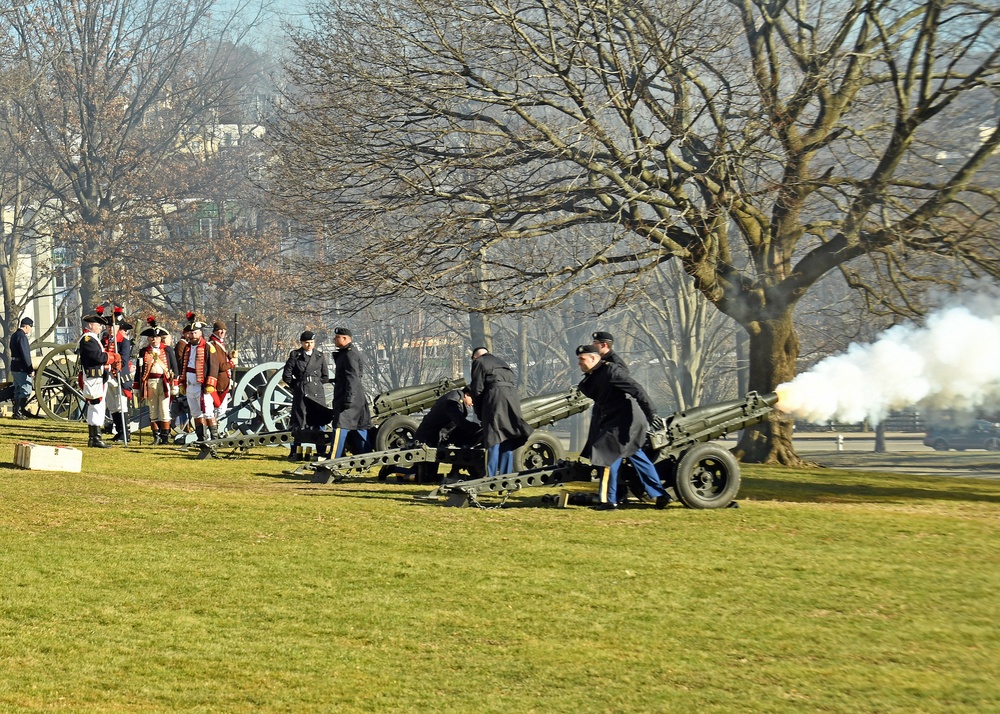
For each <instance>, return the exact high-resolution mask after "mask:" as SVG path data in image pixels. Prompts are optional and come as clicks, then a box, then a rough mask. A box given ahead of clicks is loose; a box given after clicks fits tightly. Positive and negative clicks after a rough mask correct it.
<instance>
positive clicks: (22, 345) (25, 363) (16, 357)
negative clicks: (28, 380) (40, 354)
mask: <svg viewBox="0 0 1000 714" xmlns="http://www.w3.org/2000/svg"><path fill="white" fill-rule="evenodd" d="M34 370H35V368H34V367H32V366H31V345H30V344H29V343H28V336H27V335H26V334H24V330H22V329H20V328H18V329H16V330H14V334H13V335H11V338H10V371H11V372H25V373H28V372H33V371H34Z"/></svg>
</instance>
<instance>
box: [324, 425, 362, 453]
mask: <svg viewBox="0 0 1000 714" xmlns="http://www.w3.org/2000/svg"><path fill="white" fill-rule="evenodd" d="M352 433H354V434H357V435H358V438H360V439H361V451H360V452H359V453H362V454H367V453H368V452H369V451H371V447H370V446H369V445H368V430H367V429H334V430H333V435H332V436H331V437H330V439H331V442H330V443H331V446H330V458H331V459H339V458H340V457H341V456H343V455H344V446H345V445H346V444H347V437H348V435H350V434H352Z"/></svg>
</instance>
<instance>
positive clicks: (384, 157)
mask: <svg viewBox="0 0 1000 714" xmlns="http://www.w3.org/2000/svg"><path fill="white" fill-rule="evenodd" d="M998 28H1000V11H998V10H997V9H996V8H995V7H994V6H991V5H985V4H979V3H977V2H974V1H971V0H969V1H947V2H946V1H944V0H927V1H926V2H913V3H898V2H890V1H889V0H876V1H874V2H872V1H870V0H845V1H844V2H840V3H833V4H830V3H818V2H815V3H810V2H808V0H801V1H800V2H796V3H785V2H780V1H774V0H626V1H621V0H596V1H593V0H520V1H517V2H513V3H509V2H507V3H500V2H494V1H493V0H469V1H467V0H462V1H461V2H459V1H458V0H425V1H422V2H414V1H412V0H390V1H388V2H380V3H378V4H374V3H360V4H359V3H357V2H339V1H338V0H331V1H330V2H329V3H328V4H326V5H325V6H323V7H322V8H321V9H320V10H318V11H317V14H316V16H315V17H314V18H313V22H312V24H311V25H310V27H309V29H305V30H302V31H301V32H299V33H298V34H297V35H296V37H295V38H294V39H295V43H296V45H295V47H296V50H295V51H296V55H295V63H294V66H293V67H292V79H293V81H294V82H295V83H296V85H297V86H298V87H299V91H300V93H299V94H298V95H296V96H294V97H292V101H293V103H292V107H293V111H292V112H291V113H290V114H289V121H288V123H287V125H286V127H285V129H284V131H283V133H282V135H281V139H282V147H281V148H282V152H281V158H282V163H281V165H280V169H281V172H282V173H281V176H282V186H283V189H284V191H285V194H286V199H287V200H288V201H289V203H290V204H291V205H295V206H296V210H298V211H300V212H301V214H302V215H306V214H307V213H311V214H312V215H314V216H316V217H322V220H324V221H325V222H326V225H327V226H328V227H331V230H337V231H340V232H341V234H342V235H344V236H349V240H351V241H354V242H355V243H356V244H358V245H363V246H365V248H364V250H365V254H364V260H361V261H355V262H353V263H350V264H349V265H344V264H342V265H341V266H339V267H340V268H342V269H344V268H346V271H347V273H348V274H350V275H351V276H352V278H353V280H355V281H356V282H354V283H353V285H355V286H357V287H358V290H357V292H358V294H359V295H360V294H362V293H363V292H364V291H365V290H367V291H368V294H372V293H378V292H380V291H383V290H384V291H399V290H411V291H417V292H421V293H424V294H430V295H433V296H434V297H435V298H436V299H438V300H440V301H441V302H443V303H445V304H453V305H455V306H456V307H459V306H460V305H459V303H461V302H462V300H461V297H462V296H463V295H467V294H468V291H463V290H461V289H458V286H461V285H468V284H470V281H471V276H474V277H475V279H476V284H477V285H478V286H479V287H481V288H482V291H483V292H482V293H480V297H481V303H480V304H478V305H475V306H473V307H474V308H475V309H477V310H480V311H490V310H494V311H503V310H508V311H511V310H513V311H517V310H535V309H538V308H539V307H543V306H546V305H550V304H555V303H557V302H559V301H562V300H565V299H566V297H567V296H568V295H569V294H571V293H572V292H574V291H576V290H580V289H582V288H584V287H586V286H587V285H588V281H593V280H594V279H595V278H597V279H601V280H603V281H604V282H605V283H606V284H607V285H608V286H609V296H608V297H609V300H613V299H615V298H617V297H620V295H621V294H623V293H622V291H623V290H627V288H628V287H629V286H630V285H632V284H634V281H635V280H638V279H639V276H641V274H642V273H644V272H645V271H648V270H651V269H653V268H654V267H656V266H657V265H659V264H660V263H662V262H664V261H666V260H671V259H676V260H678V261H680V263H681V264H682V265H683V267H684V270H685V272H686V273H687V274H688V275H690V276H691V277H692V278H693V280H694V284H695V286H696V287H697V289H698V291H699V292H700V293H701V294H702V295H703V296H704V298H705V299H706V300H707V301H708V302H710V303H712V304H713V305H714V306H715V307H716V308H717V309H718V310H719V311H721V312H722V313H724V314H726V315H728V316H729V317H731V318H732V319H734V320H735V321H736V322H737V323H738V324H739V325H741V326H742V328H743V329H744V330H745V331H746V332H747V334H748V335H749V359H750V374H749V386H750V388H752V389H757V390H759V391H771V390H773V389H774V388H775V387H776V386H777V385H778V384H780V383H782V382H785V381H788V380H789V379H791V378H792V377H793V376H794V374H795V371H796V362H797V357H798V354H799V338H798V335H797V333H796V328H795V324H794V321H793V311H794V308H795V306H796V305H797V303H798V302H799V301H800V300H801V298H802V297H803V295H805V294H806V293H807V292H808V291H809V290H810V289H812V288H813V286H814V285H815V284H816V283H817V281H819V280H820V279H821V278H822V277H823V276H824V275H827V274H828V273H830V272H831V271H836V270H844V271H845V273H847V274H848V277H849V278H850V277H851V273H850V271H849V270H848V268H847V264H848V263H849V262H850V261H852V260H855V259H857V258H860V257H862V256H868V257H869V258H870V259H871V261H872V263H873V264H876V265H881V266H887V267H885V270H886V271H897V272H896V273H895V274H894V275H895V277H896V279H895V280H884V281H882V284H881V285H878V284H875V283H866V284H865V289H868V290H871V291H872V295H873V299H877V300H878V301H881V302H882V303H883V304H889V303H890V302H892V298H893V295H892V291H893V290H895V291H896V295H895V297H899V296H901V295H902V296H904V297H905V291H906V287H907V279H906V277H905V276H904V275H901V274H899V272H898V271H899V268H900V265H901V262H900V261H901V259H902V258H903V256H905V255H910V254H915V253H923V254H926V255H928V256H930V257H931V258H934V259H936V262H937V265H935V266H934V271H935V272H936V273H938V274H944V273H945V272H950V273H952V274H954V273H957V272H960V271H961V270H969V271H973V272H980V271H985V272H987V273H989V274H991V275H997V274H998V272H1000V271H998V269H997V253H996V243H995V242H991V241H988V240H984V239H983V237H984V231H983V230H982V227H983V226H984V225H987V224H990V225H992V219H993V216H994V215H995V212H996V209H997V205H998V204H997V198H998V194H997V187H996V185H995V184H993V185H978V184H976V183H975V179H976V176H977V174H978V173H979V172H980V171H981V170H982V169H983V167H984V166H986V165H987V163H988V162H989V160H990V157H991V155H992V154H993V153H994V152H995V151H996V150H997V148H998V147H1000V131H994V132H993V133H992V134H990V133H988V132H983V133H981V132H979V131H977V130H976V127H978V126H980V125H983V124H985V125H986V126H988V127H990V128H993V129H995V128H996V127H997V123H998V117H997V114H996V112H995V110H994V106H995V102H996V98H997V90H998V57H1000V37H998ZM942 122H949V123H950V126H951V131H952V132H953V133H954V132H961V133H962V134H963V142H962V143H963V144H964V145H963V146H962V147H961V151H960V152H959V153H958V155H957V158H956V159H955V160H953V161H951V162H941V161H939V160H938V159H937V156H938V154H939V152H940V150H941V149H940V145H939V142H940V127H941V123H942ZM580 227H586V228H587V229H588V231H589V233H590V235H592V236H593V237H594V238H595V239H596V240H580V233H579V231H576V230H573V229H578V228H580ZM372 228H376V229H377V230H372ZM945 266H947V267H948V270H947V271H946V270H945V269H944V268H945ZM859 287H861V286H860V284H859ZM461 306H462V307H466V308H468V307H469V306H468V305H461ZM737 452H738V453H739V455H741V456H742V457H743V458H745V459H747V460H751V461H779V462H784V463H797V462H798V457H797V456H796V455H795V454H794V452H793V450H792V446H791V423H790V421H789V420H788V419H786V418H784V417H782V416H781V415H778V414H775V415H773V416H772V418H771V419H770V421H768V422H765V423H763V424H761V425H759V426H758V427H755V428H754V429H750V430H746V431H745V432H744V434H743V438H742V440H741V442H740V444H739V447H738V448H737Z"/></svg>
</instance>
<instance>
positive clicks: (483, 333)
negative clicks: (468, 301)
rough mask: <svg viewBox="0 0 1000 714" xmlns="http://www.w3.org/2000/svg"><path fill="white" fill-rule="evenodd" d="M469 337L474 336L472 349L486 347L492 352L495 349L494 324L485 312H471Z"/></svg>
mask: <svg viewBox="0 0 1000 714" xmlns="http://www.w3.org/2000/svg"><path fill="white" fill-rule="evenodd" d="M469 337H470V338H472V349H476V348H477V347H485V348H486V349H488V350H489V351H490V352H492V351H493V326H492V325H490V320H489V318H488V317H487V316H486V315H485V314H483V313H481V312H470V313H469Z"/></svg>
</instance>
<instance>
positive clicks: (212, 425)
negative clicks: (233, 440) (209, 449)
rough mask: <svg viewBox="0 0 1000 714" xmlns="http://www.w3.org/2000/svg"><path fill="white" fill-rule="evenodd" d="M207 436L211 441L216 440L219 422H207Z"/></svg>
mask: <svg viewBox="0 0 1000 714" xmlns="http://www.w3.org/2000/svg"><path fill="white" fill-rule="evenodd" d="M208 438H210V439H211V440H212V441H217V440H218V438H219V423H218V422H209V423H208Z"/></svg>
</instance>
